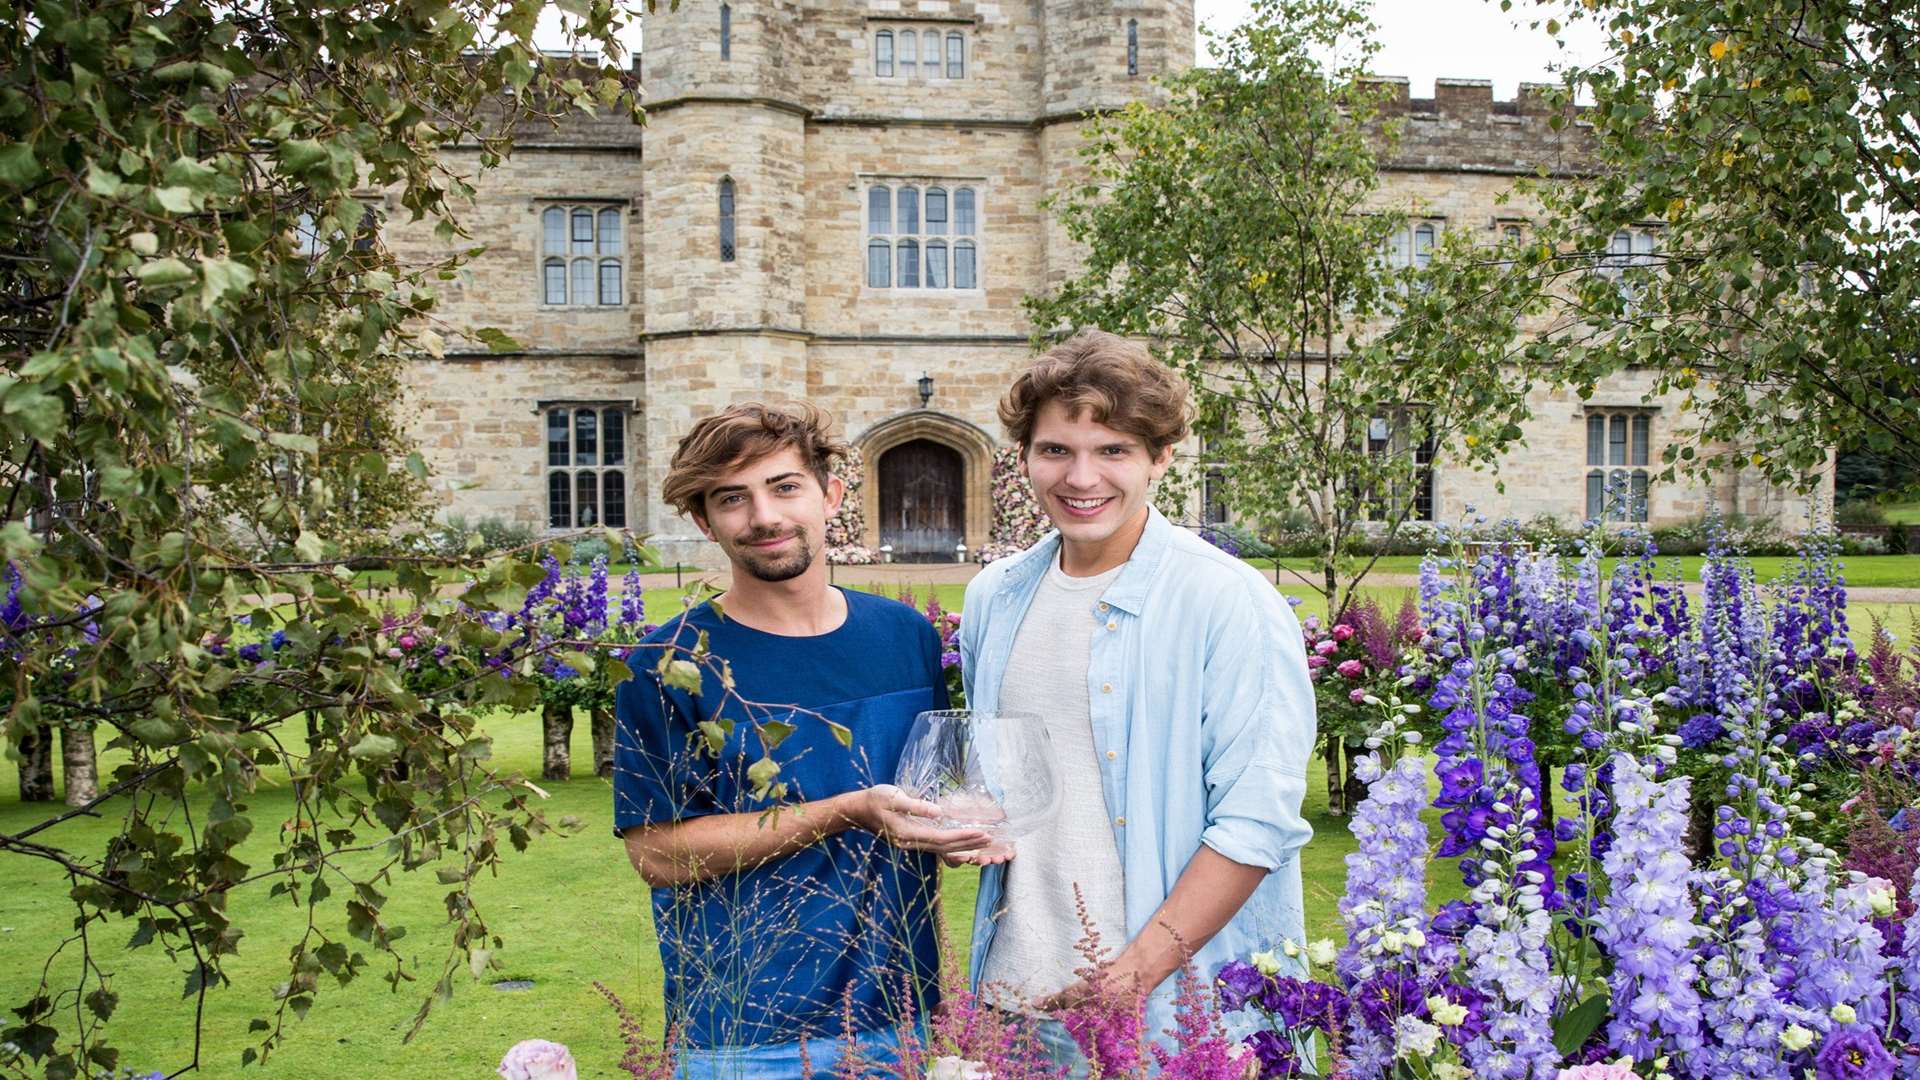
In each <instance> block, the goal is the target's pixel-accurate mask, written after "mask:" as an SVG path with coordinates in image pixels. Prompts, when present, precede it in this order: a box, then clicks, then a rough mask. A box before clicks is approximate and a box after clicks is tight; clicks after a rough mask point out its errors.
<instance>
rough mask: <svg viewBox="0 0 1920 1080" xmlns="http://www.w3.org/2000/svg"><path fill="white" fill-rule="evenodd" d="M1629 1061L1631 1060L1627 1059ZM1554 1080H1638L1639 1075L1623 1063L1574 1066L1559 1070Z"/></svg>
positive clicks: (1631, 1067) (1630, 1066)
mask: <svg viewBox="0 0 1920 1080" xmlns="http://www.w3.org/2000/svg"><path fill="white" fill-rule="evenodd" d="M1629 1060H1631V1059H1629ZM1554 1080H1639V1074H1638V1073H1636V1072H1634V1071H1633V1066H1632V1065H1629V1064H1625V1063H1624V1062H1614V1063H1612V1064H1598V1065H1575V1066H1573V1067H1572V1068H1570V1069H1561V1070H1560V1073H1559V1075H1557V1076H1555V1077H1554Z"/></svg>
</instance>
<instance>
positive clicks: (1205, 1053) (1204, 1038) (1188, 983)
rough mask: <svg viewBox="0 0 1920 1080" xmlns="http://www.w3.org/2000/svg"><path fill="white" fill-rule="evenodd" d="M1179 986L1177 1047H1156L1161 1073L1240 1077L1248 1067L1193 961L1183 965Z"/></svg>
mask: <svg viewBox="0 0 1920 1080" xmlns="http://www.w3.org/2000/svg"><path fill="white" fill-rule="evenodd" d="M1179 987H1180V989H1179V992H1178V993H1177V994H1176V995H1175V997H1174V1001H1173V1007H1174V1025H1175V1027H1174V1030H1173V1032H1172V1033H1171V1034H1172V1035H1173V1047H1172V1049H1168V1048H1167V1047H1165V1046H1162V1045H1161V1044H1159V1043H1155V1044H1154V1045H1153V1047H1152V1050H1153V1060H1154V1063H1155V1064H1156V1065H1157V1066H1158V1067H1159V1069H1158V1072H1159V1075H1160V1076H1161V1077H1163V1078H1165V1080H1240V1078H1241V1077H1242V1076H1243V1075H1244V1074H1245V1069H1244V1068H1243V1067H1242V1066H1241V1063H1240V1061H1239V1056H1238V1055H1237V1054H1236V1053H1235V1052H1234V1046H1233V1043H1232V1042H1230V1041H1229V1040H1228V1039H1227V1033H1226V1029H1225V1028H1224V1027H1223V1026H1222V1025H1221V1023H1220V1013H1219V1011H1218V1010H1217V1009H1216V1008H1215V1007H1214V1000H1213V996H1212V995H1211V994H1209V993H1207V988H1206V984H1205V983H1204V982H1202V981H1201V979H1200V974H1199V973H1198V972H1196V971H1195V970H1194V969H1193V965H1192V964H1191V963H1188V964H1184V965H1182V966H1181V968H1180V982H1179Z"/></svg>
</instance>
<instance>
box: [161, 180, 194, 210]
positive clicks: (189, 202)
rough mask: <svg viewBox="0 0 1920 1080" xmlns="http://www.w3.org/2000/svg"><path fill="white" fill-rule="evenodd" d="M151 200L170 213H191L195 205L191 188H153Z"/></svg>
mask: <svg viewBox="0 0 1920 1080" xmlns="http://www.w3.org/2000/svg"><path fill="white" fill-rule="evenodd" d="M153 201H154V202H157V203H159V204H160V209H162V210H165V211H167V212H168V213H170V214H191V213H193V211H194V207H195V206H196V203H195V200H194V194H193V189H192V188H184V187H159V188H154V189H153Z"/></svg>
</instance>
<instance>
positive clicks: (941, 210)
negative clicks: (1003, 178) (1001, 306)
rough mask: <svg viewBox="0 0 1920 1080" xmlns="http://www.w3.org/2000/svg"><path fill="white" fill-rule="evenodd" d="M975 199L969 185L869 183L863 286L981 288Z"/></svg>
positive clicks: (877, 287) (876, 287)
mask: <svg viewBox="0 0 1920 1080" xmlns="http://www.w3.org/2000/svg"><path fill="white" fill-rule="evenodd" d="M975 200H976V194H975V191H974V189H973V188H971V187H948V186H945V185H939V184H935V185H929V186H927V187H925V188H922V187H920V186H919V185H916V184H902V185H900V186H898V187H894V186H890V185H887V184H873V185H871V186H869V187H868V188H867V200H866V215H867V269H866V281H867V287H868V288H873V289H887V288H895V289H920V288H926V289H976V288H979V287H980V286H979V269H978V256H979V252H978V244H977V241H975V240H974V239H972V237H974V236H975V235H976V233H977V232H978V215H977V204H976V201H975ZM948 236H952V237H953V239H952V240H951V241H949V240H948V239H947V237H948Z"/></svg>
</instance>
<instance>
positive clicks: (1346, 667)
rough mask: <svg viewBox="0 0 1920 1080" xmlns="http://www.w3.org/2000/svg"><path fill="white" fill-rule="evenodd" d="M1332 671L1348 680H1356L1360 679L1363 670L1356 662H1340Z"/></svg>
mask: <svg viewBox="0 0 1920 1080" xmlns="http://www.w3.org/2000/svg"><path fill="white" fill-rule="evenodd" d="M1333 670H1335V671H1337V672H1339V673H1340V674H1342V675H1345V676H1346V677H1347V678H1349V679H1357V678H1359V677H1360V674H1361V672H1362V671H1363V670H1364V668H1362V667H1361V664H1360V661H1358V660H1342V661H1340V666H1339V667H1337V668H1334V669H1333Z"/></svg>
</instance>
